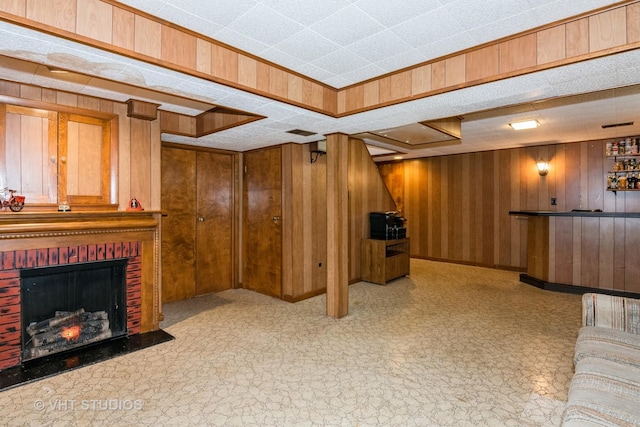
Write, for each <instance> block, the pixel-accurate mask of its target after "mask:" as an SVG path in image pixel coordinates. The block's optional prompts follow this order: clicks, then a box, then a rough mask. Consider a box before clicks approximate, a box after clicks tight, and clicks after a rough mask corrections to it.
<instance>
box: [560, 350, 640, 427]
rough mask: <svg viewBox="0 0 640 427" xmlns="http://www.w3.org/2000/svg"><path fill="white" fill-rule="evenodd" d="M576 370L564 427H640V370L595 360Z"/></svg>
mask: <svg viewBox="0 0 640 427" xmlns="http://www.w3.org/2000/svg"><path fill="white" fill-rule="evenodd" d="M576 369H577V370H576V373H575V375H574V376H573V379H572V380H571V387H570V388H569V396H568V402H567V406H566V408H565V412H564V415H563V424H562V425H563V426H592V425H593V426H640V411H639V410H638V408H640V369H635V368H632V367H629V366H627V365H621V364H619V363H617V362H614V361H610V360H602V359H600V360H598V359H595V358H587V359H583V360H582V361H581V362H580V366H578V367H577V368H576ZM631 371H635V372H631Z"/></svg>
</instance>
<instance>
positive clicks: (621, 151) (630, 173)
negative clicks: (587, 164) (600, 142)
mask: <svg viewBox="0 0 640 427" xmlns="http://www.w3.org/2000/svg"><path fill="white" fill-rule="evenodd" d="M639 151H640V137H628V138H625V139H622V140H619V141H612V142H607V143H606V144H605V157H606V158H609V159H613V166H612V168H611V169H610V170H609V171H607V191H613V192H614V193H615V192H617V191H640V152H639Z"/></svg>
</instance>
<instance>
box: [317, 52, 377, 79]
mask: <svg viewBox="0 0 640 427" xmlns="http://www.w3.org/2000/svg"><path fill="white" fill-rule="evenodd" d="M368 64H369V63H368V62H367V61H366V60H364V59H363V58H360V57H359V56H357V55H354V54H353V52H350V51H348V50H347V49H339V50H336V51H334V52H331V53H330V54H328V55H325V56H323V57H322V58H319V59H317V60H315V61H313V65H316V66H318V67H320V68H324V69H327V70H331V71H332V72H334V73H335V74H346V73H350V72H352V71H355V70H357V69H359V68H362V67H364V66H365V65H368Z"/></svg>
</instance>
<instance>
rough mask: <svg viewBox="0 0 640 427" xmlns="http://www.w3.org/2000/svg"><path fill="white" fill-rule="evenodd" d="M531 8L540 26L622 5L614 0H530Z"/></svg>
mask: <svg viewBox="0 0 640 427" xmlns="http://www.w3.org/2000/svg"><path fill="white" fill-rule="evenodd" d="M528 3H529V7H530V8H531V10H532V12H533V13H534V15H535V16H536V21H537V22H538V23H539V25H542V23H549V22H555V21H559V20H562V19H565V18H569V17H572V16H575V15H579V14H581V13H583V12H584V11H587V10H594V9H599V8H601V7H606V6H610V5H614V4H617V3H620V2H619V1H616V0H614V1H612V0H580V1H566V0H543V1H539V0H528Z"/></svg>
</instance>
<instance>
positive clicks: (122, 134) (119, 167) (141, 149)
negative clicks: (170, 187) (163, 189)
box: [0, 81, 161, 210]
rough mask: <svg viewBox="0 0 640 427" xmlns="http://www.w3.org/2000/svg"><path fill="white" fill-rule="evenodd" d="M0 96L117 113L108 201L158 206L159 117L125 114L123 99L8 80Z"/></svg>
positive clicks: (122, 206)
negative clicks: (112, 190)
mask: <svg viewBox="0 0 640 427" xmlns="http://www.w3.org/2000/svg"><path fill="white" fill-rule="evenodd" d="M0 97H2V101H3V102H9V103H11V102H12V101H13V102H15V103H17V104H21V105H29V106H32V107H35V108H43V109H49V110H65V111H67V112H69V111H79V112H85V113H86V112H88V113H90V112H91V111H96V112H101V113H110V114H117V115H118V117H119V119H118V122H117V126H116V127H115V129H113V128H112V132H111V133H112V142H113V143H112V144H111V149H112V150H116V152H117V154H116V156H115V158H117V160H118V161H117V162H116V164H114V165H112V168H115V170H114V171H113V173H112V174H111V177H112V179H113V180H116V181H117V185H114V183H112V187H113V188H115V189H117V192H116V194H112V195H111V197H112V199H113V200H112V203H117V204H118V205H119V209H121V210H124V209H126V207H127V206H128V204H129V200H130V199H131V198H132V197H136V198H137V199H138V201H139V202H140V203H141V204H142V206H143V207H144V208H145V209H147V210H159V209H160V148H161V145H160V127H159V120H155V121H148V120H139V119H132V118H129V117H127V104H126V103H119V102H114V101H108V100H104V99H100V98H94V97H90V96H84V95H78V94H74V93H69V92H63V91H57V90H52V89H47V88H41V87H38V86H32V85H26V84H19V83H14V82H8V81H0ZM115 142H117V144H116V143H115ZM27 203H29V200H28V199H27Z"/></svg>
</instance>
